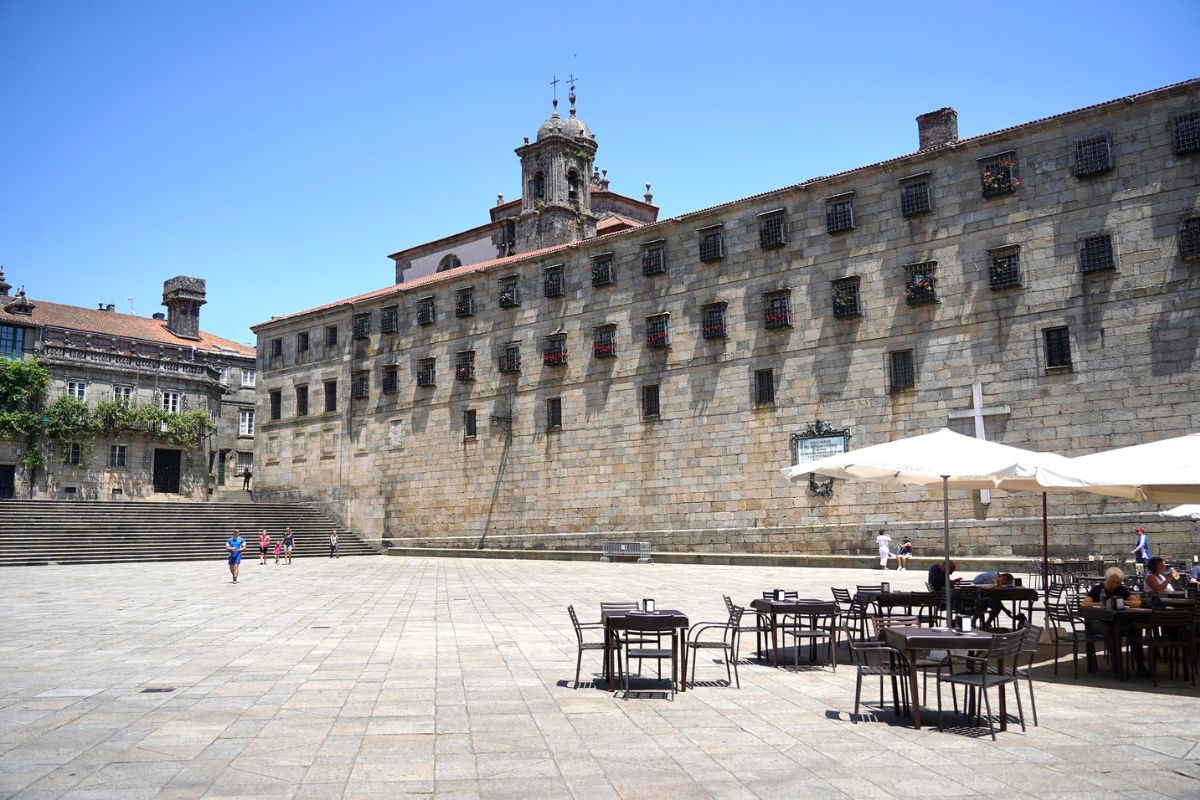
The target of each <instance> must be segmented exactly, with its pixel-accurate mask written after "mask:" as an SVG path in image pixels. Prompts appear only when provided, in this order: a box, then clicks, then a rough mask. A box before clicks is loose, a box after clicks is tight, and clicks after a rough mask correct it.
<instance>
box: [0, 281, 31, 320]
mask: <svg viewBox="0 0 1200 800" xmlns="http://www.w3.org/2000/svg"><path fill="white" fill-rule="evenodd" d="M36 307H37V306H36V304H35V303H31V302H30V301H29V298H28V297H26V296H25V287H24V286H22V287H21V288H20V289H18V290H17V296H16V297H14V298H13V299H12V300H9V301H8V302H7V303H5V304H4V310H5V311H7V312H8V313H9V314H15V315H18V316H22V317H32V316H33V309H34V308H36Z"/></svg>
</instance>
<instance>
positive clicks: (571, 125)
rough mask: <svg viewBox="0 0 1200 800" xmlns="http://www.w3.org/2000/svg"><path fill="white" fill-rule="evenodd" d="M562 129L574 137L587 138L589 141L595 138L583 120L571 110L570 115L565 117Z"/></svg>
mask: <svg viewBox="0 0 1200 800" xmlns="http://www.w3.org/2000/svg"><path fill="white" fill-rule="evenodd" d="M562 130H563V133H565V134H566V135H567V136H573V137H574V138H576V139H588V140H589V141H590V140H594V139H595V138H596V137H595V136H592V132H591V131H590V130H588V126H587V125H585V124H584V122H583V120H581V119H580V118H579V117H577V116H575V114H574V112H572V114H571V116H569V117H567V120H566V122H564V123H563V129H562Z"/></svg>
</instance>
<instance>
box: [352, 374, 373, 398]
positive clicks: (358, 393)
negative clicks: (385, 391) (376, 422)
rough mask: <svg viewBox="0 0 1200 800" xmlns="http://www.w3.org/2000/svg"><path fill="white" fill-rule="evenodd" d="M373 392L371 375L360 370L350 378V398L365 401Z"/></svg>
mask: <svg viewBox="0 0 1200 800" xmlns="http://www.w3.org/2000/svg"><path fill="white" fill-rule="evenodd" d="M370 391H371V373H370V372H367V371H366V370H359V371H358V372H355V373H354V374H353V375H351V376H350V397H352V398H353V399H355V400H363V399H365V398H366V397H367V395H368V394H369V393H370Z"/></svg>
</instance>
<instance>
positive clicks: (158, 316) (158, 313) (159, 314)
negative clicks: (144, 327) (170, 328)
mask: <svg viewBox="0 0 1200 800" xmlns="http://www.w3.org/2000/svg"><path fill="white" fill-rule="evenodd" d="M150 318H151V319H166V318H167V315H166V314H164V313H163V312H161V311H155V312H154V313H153V314H151V315H150Z"/></svg>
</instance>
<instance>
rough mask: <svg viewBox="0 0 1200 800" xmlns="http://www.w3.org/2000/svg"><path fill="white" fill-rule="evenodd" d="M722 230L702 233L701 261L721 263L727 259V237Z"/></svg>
mask: <svg viewBox="0 0 1200 800" xmlns="http://www.w3.org/2000/svg"><path fill="white" fill-rule="evenodd" d="M724 233H725V232H724V231H723V230H721V229H720V228H707V229H705V230H702V231H700V260H701V261H704V262H709V261H719V260H720V259H722V258H724V257H725V236H724Z"/></svg>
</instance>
